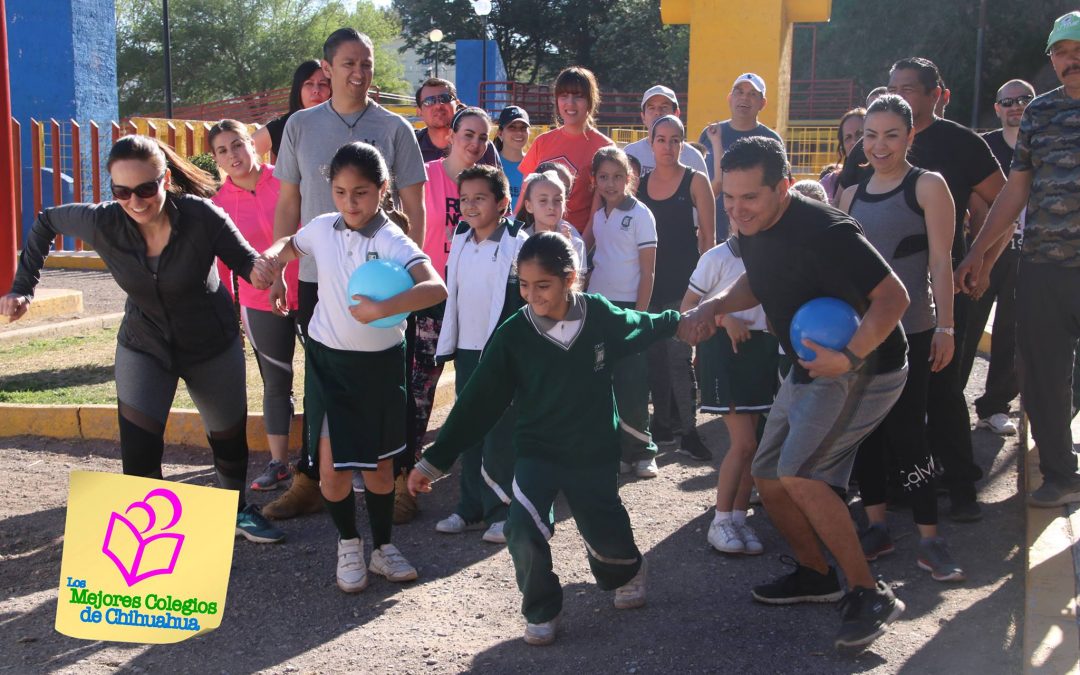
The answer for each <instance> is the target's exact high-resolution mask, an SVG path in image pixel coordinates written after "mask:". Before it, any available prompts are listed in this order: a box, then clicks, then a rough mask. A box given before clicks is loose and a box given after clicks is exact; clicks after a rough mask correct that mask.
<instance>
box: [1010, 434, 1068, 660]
mask: <svg viewBox="0 0 1080 675" xmlns="http://www.w3.org/2000/svg"><path fill="white" fill-rule="evenodd" d="M1074 433H1075V429H1074ZM1023 450H1024V452H1023V458H1024V467H1023V468H1024V476H1025V481H1024V482H1025V485H1026V488H1027V491H1028V492H1030V491H1031V490H1033V489H1035V488H1037V487H1038V486H1039V485H1040V484H1041V483H1042V478H1041V474H1040V473H1039V451H1038V449H1037V448H1035V447H1025V448H1023ZM1026 510H1027V538H1026V539H1027V570H1026V573H1025V575H1024V637H1023V640H1024V673H1025V674H1028V673H1031V674H1042V673H1047V674H1049V673H1053V674H1054V675H1060V674H1062V673H1080V624H1078V623H1077V613H1076V608H1077V595H1078V593H1080V508H1077V506H1076V505H1072V506H1071V507H1061V508H1057V509H1037V508H1032V507H1030V506H1027V507H1026Z"/></svg>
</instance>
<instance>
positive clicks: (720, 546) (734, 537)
mask: <svg viewBox="0 0 1080 675" xmlns="http://www.w3.org/2000/svg"><path fill="white" fill-rule="evenodd" d="M708 539H709V543H710V544H711V545H712V547H713V548H715V549H716V550H717V551H720V552H721V553H746V544H745V543H743V540H742V537H740V536H739V530H738V529H737V528H736V527H735V522H734V521H731V520H721V521H720V522H714V523H713V524H712V525H710V526H709V536H708Z"/></svg>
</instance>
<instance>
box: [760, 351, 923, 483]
mask: <svg viewBox="0 0 1080 675" xmlns="http://www.w3.org/2000/svg"><path fill="white" fill-rule="evenodd" d="M792 372H794V371H792ZM907 372H908V369H907V366H906V365H905V366H904V367H903V368H901V369H900V370H894V371H892V372H889V373H882V374H880V375H865V374H857V373H848V374H846V375H842V376H840V377H835V378H826V377H819V378H816V379H814V380H813V381H811V382H809V383H806V384H798V383H796V382H794V381H793V380H792V378H791V373H789V374H788V376H787V378H786V379H785V380H784V383H783V384H782V385H781V387H780V392H779V393H778V394H777V395H776V401H774V402H773V406H772V410H771V411H770V412H769V417H768V420H767V421H766V423H765V432H764V435H763V436H762V439H761V442H760V443H758V449H757V454H755V455H754V463H753V465H752V467H751V469H750V472H751V473H752V474H753V476H754V477H755V478H767V479H772V480H776V479H778V478H781V477H798V478H812V479H814V480H820V481H824V482H826V483H828V484H829V485H833V486H835V487H838V488H842V489H847V485H848V479H849V478H850V477H851V467H852V465H853V464H854V463H855V453H856V451H858V449H859V444H860V443H862V442H863V439H865V438H866V437H867V436H869V435H870V432H871V431H873V430H874V428H875V427H877V425H878V424H880V423H881V421H882V420H883V419H885V415H886V414H888V412H889V410H890V409H891V408H892V407H893V404H895V403H896V401H897V399H899V398H900V393H901V392H902V391H903V390H904V383H905V382H906V381H907Z"/></svg>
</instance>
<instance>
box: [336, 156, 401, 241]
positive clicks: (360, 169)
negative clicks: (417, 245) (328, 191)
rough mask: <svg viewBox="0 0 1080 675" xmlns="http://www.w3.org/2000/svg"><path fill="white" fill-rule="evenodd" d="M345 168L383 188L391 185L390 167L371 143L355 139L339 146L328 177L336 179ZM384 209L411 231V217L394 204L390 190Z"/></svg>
mask: <svg viewBox="0 0 1080 675" xmlns="http://www.w3.org/2000/svg"><path fill="white" fill-rule="evenodd" d="M345 168H351V169H353V170H354V171H356V172H357V173H358V174H360V175H361V176H362V177H363V178H364V179H365V180H367V181H369V182H371V183H374V184H375V185H378V186H379V188H380V189H381V188H382V187H383V186H384V185H385V186H386V187H387V188H389V187H390V169H388V168H387V167H386V160H385V159H383V156H382V153H380V152H379V149H378V148H376V147H375V146H374V145H371V144H370V143H362V142H360V141H353V142H352V143H346V144H345V145H343V146H341V147H340V148H338V150H337V152H335V153H334V158H333V159H331V160H330V166H329V168H328V169H327V171H326V178H327V180H329V181H333V180H334V176H336V175H337V174H338V172H340V171H342V170H343V169H345ZM382 209H383V211H384V212H385V213H386V217H387V218H389V219H390V221H391V222H393V223H394V224H395V225H397V226H398V227H400V228H401V229H402V231H404V232H405V233H408V232H409V219H408V217H406V215H405V214H404V213H401V212H400V211H398V210H397V208H396V207H395V206H394V202H393V198H392V196H391V194H390V190H389V189H387V190H386V193H385V194H384V195H383V203H382Z"/></svg>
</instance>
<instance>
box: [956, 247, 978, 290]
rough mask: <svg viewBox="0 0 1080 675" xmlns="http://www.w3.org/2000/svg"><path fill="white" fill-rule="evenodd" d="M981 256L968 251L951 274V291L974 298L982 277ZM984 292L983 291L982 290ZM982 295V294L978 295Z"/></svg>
mask: <svg viewBox="0 0 1080 675" xmlns="http://www.w3.org/2000/svg"><path fill="white" fill-rule="evenodd" d="M982 268H983V256H982V255H980V254H979V253H978V252H976V251H969V252H968V254H967V255H966V256H965V257H964V260H963V261H962V262H961V263H960V265H959V266H957V268H956V271H955V272H953V289H954V290H955V291H956V292H957V293H967V294H969V295H972V296H974V294H975V292H976V291H977V290H978V286H979V279H980V277H981V276H982ZM984 290H985V289H984ZM979 295H982V293H979Z"/></svg>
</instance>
